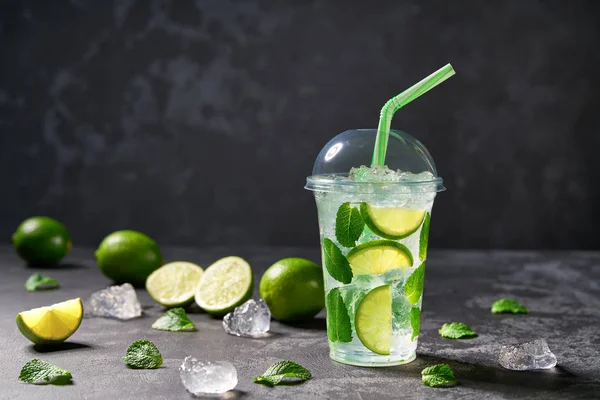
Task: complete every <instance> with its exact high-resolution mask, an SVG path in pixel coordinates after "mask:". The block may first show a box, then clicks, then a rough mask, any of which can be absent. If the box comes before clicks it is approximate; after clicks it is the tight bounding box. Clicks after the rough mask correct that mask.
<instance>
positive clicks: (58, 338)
mask: <svg viewBox="0 0 600 400" xmlns="http://www.w3.org/2000/svg"><path fill="white" fill-rule="evenodd" d="M82 318H83V305H82V304H81V299H80V298H76V299H72V300H67V301H64V302H62V303H57V304H53V305H51V306H47V307H40V308H34V309H32V310H29V311H23V312H20V313H19V314H17V326H18V327H19V330H20V331H21V333H22V334H23V336H25V337H26V338H27V339H29V340H31V341H32V342H33V343H36V344H58V343H62V342H64V341H65V340H66V339H67V338H68V337H69V336H71V335H72V334H73V333H75V331H76V330H77V328H79V325H80V324H81V320H82Z"/></svg>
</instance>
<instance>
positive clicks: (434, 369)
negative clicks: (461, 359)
mask: <svg viewBox="0 0 600 400" xmlns="http://www.w3.org/2000/svg"><path fill="white" fill-rule="evenodd" d="M421 377H422V380H423V385H425V386H431V387H450V386H454V385H456V378H454V373H453V372H452V368H450V366H449V365H448V364H437V365H433V366H431V367H427V368H425V369H424V370H423V371H421Z"/></svg>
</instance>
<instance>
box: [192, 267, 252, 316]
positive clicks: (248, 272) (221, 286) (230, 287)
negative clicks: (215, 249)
mask: <svg viewBox="0 0 600 400" xmlns="http://www.w3.org/2000/svg"><path fill="white" fill-rule="evenodd" d="M253 284H254V279H253V277H252V269H250V265H248V263H247V262H246V261H245V260H244V259H242V258H240V257H225V258H222V259H220V260H219V261H216V262H215V263H213V264H212V265H211V266H210V267H208V268H207V269H206V271H204V273H203V274H202V276H201V277H200V281H199V282H198V286H197V287H196V296H195V298H196V303H198V305H199V306H200V307H201V308H202V309H203V310H204V311H206V312H207V313H209V314H212V315H214V316H223V315H225V314H227V313H228V312H230V311H233V309H234V308H236V307H237V306H239V305H240V304H242V303H244V302H245V301H246V300H248V299H249V298H250V297H251V296H252V289H253Z"/></svg>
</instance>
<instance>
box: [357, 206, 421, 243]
mask: <svg viewBox="0 0 600 400" xmlns="http://www.w3.org/2000/svg"><path fill="white" fill-rule="evenodd" d="M360 213H361V215H362V216H363V219H364V220H365V224H367V226H368V227H369V229H371V230H372V231H373V233H375V234H376V235H378V236H381V237H382V238H386V239H392V240H397V239H402V238H404V237H407V236H408V235H410V234H411V233H413V232H415V231H416V230H417V229H419V227H420V226H421V223H422V222H423V218H425V214H426V211H425V210H417V209H414V208H406V207H373V206H370V205H369V204H367V203H361V204H360Z"/></svg>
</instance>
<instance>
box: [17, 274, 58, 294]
mask: <svg viewBox="0 0 600 400" xmlns="http://www.w3.org/2000/svg"><path fill="white" fill-rule="evenodd" d="M59 286H60V285H59V283H58V281H57V280H56V279H52V278H50V277H49V276H45V275H42V274H37V273H36V274H33V275H31V276H30V277H29V278H28V279H27V282H25V290H27V291H28V292H35V291H36V290H48V289H56V288H57V287H59Z"/></svg>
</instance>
